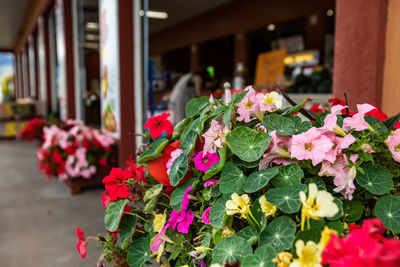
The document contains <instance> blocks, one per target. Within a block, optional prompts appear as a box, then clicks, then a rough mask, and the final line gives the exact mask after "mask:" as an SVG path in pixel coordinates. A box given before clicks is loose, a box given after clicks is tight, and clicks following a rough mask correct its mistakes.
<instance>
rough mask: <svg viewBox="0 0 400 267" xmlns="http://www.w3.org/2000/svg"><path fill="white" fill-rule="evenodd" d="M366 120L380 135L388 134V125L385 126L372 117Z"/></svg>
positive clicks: (366, 117)
mask: <svg viewBox="0 0 400 267" xmlns="http://www.w3.org/2000/svg"><path fill="white" fill-rule="evenodd" d="M364 120H365V121H366V122H367V123H368V124H369V125H370V126H371V127H372V128H374V129H375V130H376V131H377V132H378V133H379V134H384V133H387V131H388V129H387V128H386V125H385V124H383V122H381V121H380V120H378V119H377V118H374V117H371V116H365V117H364Z"/></svg>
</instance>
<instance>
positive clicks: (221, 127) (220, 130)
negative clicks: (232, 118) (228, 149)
mask: <svg viewBox="0 0 400 267" xmlns="http://www.w3.org/2000/svg"><path fill="white" fill-rule="evenodd" d="M228 132H229V129H228V127H227V126H226V125H225V124H224V123H223V122H217V121H215V120H212V121H211V126H210V128H209V129H208V130H207V132H205V133H204V134H203V137H204V148H203V150H204V152H209V153H215V152H216V151H217V148H223V147H224V146H225V145H226V138H225V136H226V135H227V134H228Z"/></svg>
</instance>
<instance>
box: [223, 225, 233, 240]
mask: <svg viewBox="0 0 400 267" xmlns="http://www.w3.org/2000/svg"><path fill="white" fill-rule="evenodd" d="M234 235H235V231H233V230H232V229H230V228H229V227H224V228H223V229H222V235H221V239H224V238H228V237H232V236H234Z"/></svg>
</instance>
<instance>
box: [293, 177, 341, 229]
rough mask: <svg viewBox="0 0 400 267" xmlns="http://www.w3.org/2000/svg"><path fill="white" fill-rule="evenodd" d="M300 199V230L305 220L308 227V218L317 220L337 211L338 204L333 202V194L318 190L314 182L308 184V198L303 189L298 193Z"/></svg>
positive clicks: (333, 214)
mask: <svg viewBox="0 0 400 267" xmlns="http://www.w3.org/2000/svg"><path fill="white" fill-rule="evenodd" d="M299 195H300V201H301V203H302V204H303V207H302V209H301V230H304V224H305V222H306V220H307V223H308V228H310V218H311V219H314V220H319V219H320V218H323V217H333V216H335V215H336V214H337V213H338V212H339V208H338V206H337V205H336V204H335V203H334V202H333V200H334V198H333V196H332V195H331V194H330V193H328V192H326V191H324V190H321V191H318V187H317V185H316V184H314V183H311V184H309V185H308V198H306V194H305V192H304V191H301V192H300V193H299Z"/></svg>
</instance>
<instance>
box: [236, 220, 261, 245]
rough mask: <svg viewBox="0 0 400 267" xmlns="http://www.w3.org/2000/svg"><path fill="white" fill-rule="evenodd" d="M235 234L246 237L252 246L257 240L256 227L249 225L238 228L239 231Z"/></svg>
mask: <svg viewBox="0 0 400 267" xmlns="http://www.w3.org/2000/svg"><path fill="white" fill-rule="evenodd" d="M237 236H239V237H243V238H244V239H246V240H247V242H248V243H249V244H250V246H252V245H254V244H256V243H257V242H258V232H257V229H256V228H255V227H254V226H251V225H250V226H247V227H245V228H244V229H242V230H240V232H238V233H237Z"/></svg>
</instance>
